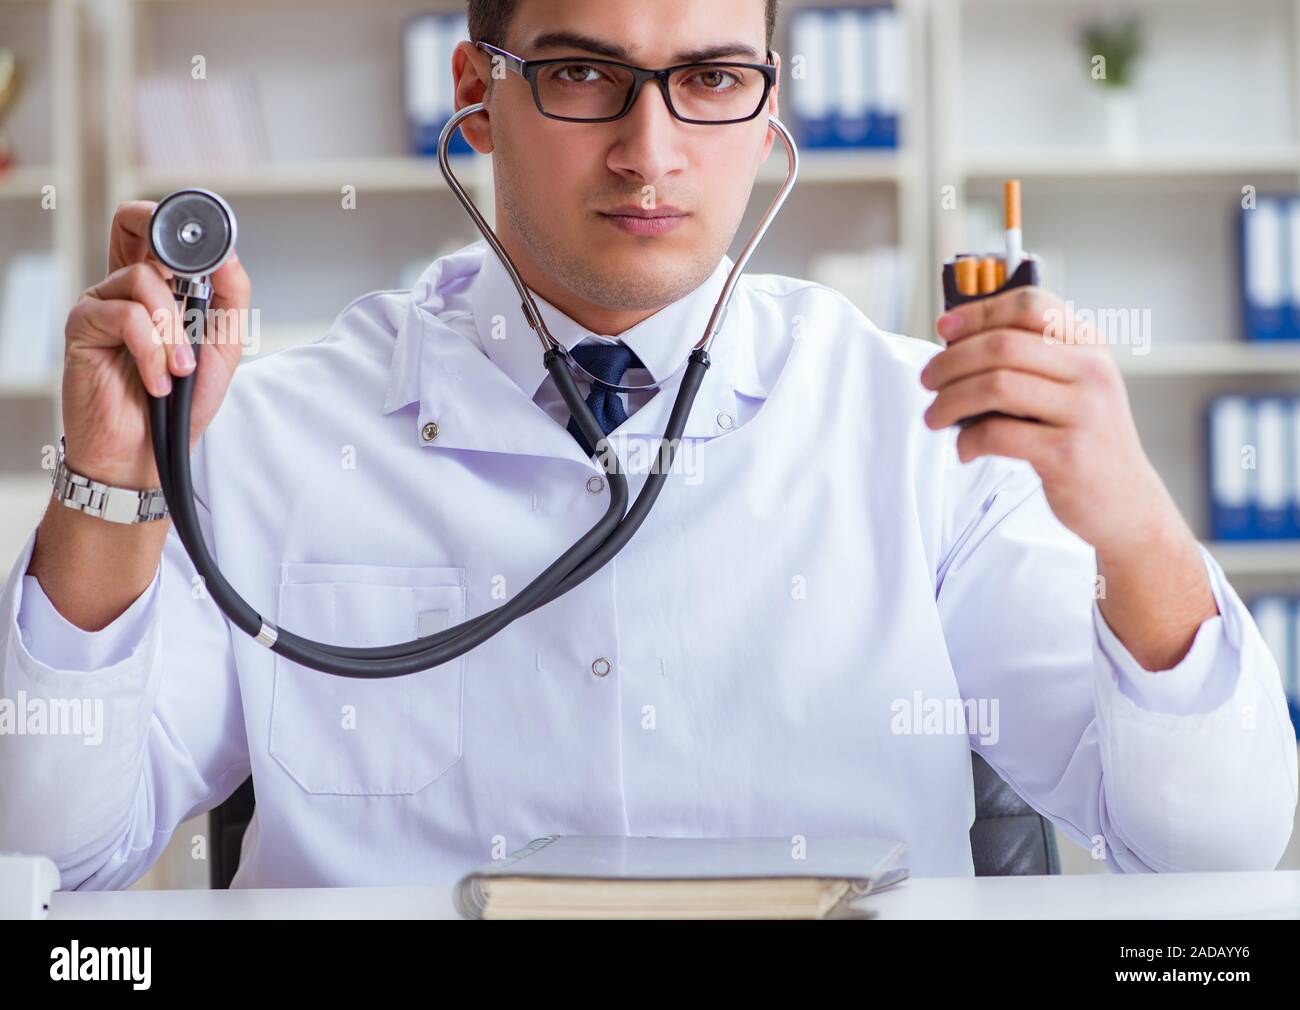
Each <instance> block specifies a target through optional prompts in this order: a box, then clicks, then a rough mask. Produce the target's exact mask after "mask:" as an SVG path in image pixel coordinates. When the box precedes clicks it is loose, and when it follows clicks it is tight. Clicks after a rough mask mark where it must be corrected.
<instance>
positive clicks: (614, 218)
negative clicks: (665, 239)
mask: <svg viewBox="0 0 1300 1010" xmlns="http://www.w3.org/2000/svg"><path fill="white" fill-rule="evenodd" d="M599 213H600V216H601V217H603V218H604V219H605V220H606V221H608V222H609V223H610V224H612V225H613V226H614V227H615V228H618V229H619V230H620V231H624V232H626V233H628V234H629V235H666V234H667V233H668V232H670V231H672V230H673V229H674V228H676V227H677V226H678V225H679V224H681V222H682V220H683V219H684V218H685V217H686V212H685V211H683V210H681V209H680V208H678V207H673V206H671V205H668V206H663V205H661V206H658V207H653V208H650V209H647V208H645V207H641V206H636V205H634V206H630V207H614V208H611V209H610V210H602V211H600V212H599Z"/></svg>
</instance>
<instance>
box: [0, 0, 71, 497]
mask: <svg viewBox="0 0 1300 1010" xmlns="http://www.w3.org/2000/svg"><path fill="white" fill-rule="evenodd" d="M79 13H80V8H79V5H78V3H77V0H0V46H4V47H6V48H11V49H13V50H14V51H15V52H16V53H17V55H18V58H19V60H20V61H21V63H22V71H23V75H24V82H23V86H22V87H23V91H22V96H21V97H20V100H19V105H18V106H16V107H15V108H14V110H13V113H12V121H11V122H10V123H8V124H7V128H8V130H9V132H10V136H11V139H12V141H13V145H14V150H15V163H14V165H13V166H11V167H10V169H9V170H8V171H6V172H3V173H0V268H3V267H4V266H6V265H7V264H8V262H9V261H10V258H11V257H14V256H17V255H19V254H21V253H25V252H33V251H38V250H50V251H52V252H53V253H54V254H55V255H56V257H57V259H58V262H59V264H60V267H61V269H62V271H63V274H62V288H61V301H62V302H63V303H65V306H70V305H71V304H72V302H73V301H74V300H75V298H76V295H77V294H78V293H79V292H80V291H81V289H82V287H83V270H82V251H83V244H82V243H83V239H84V234H85V225H84V220H83V218H82V164H81V139H82V138H81V122H82V121H81V107H80V94H79V89H80V79H81V73H80V67H81V59H80V53H79V50H78V44H77V33H78V27H79V25H80V17H79ZM50 186H52V187H54V195H55V206H54V209H52V210H46V209H42V201H43V200H44V199H45V198H46V195H47V189H46V187H50ZM62 307H64V306H56V314H57V313H58V310H59V308H62ZM65 310H66V309H65ZM23 339H27V335H25V334H17V333H4V332H0V341H14V340H23ZM58 396H59V376H58V374H57V371H52V372H51V373H50V374H49V375H48V376H47V377H45V378H43V379H36V380H28V379H24V380H22V381H15V380H14V379H13V377H12V376H6V375H0V429H4V430H5V431H6V432H7V437H6V440H5V446H4V447H0V448H4V449H5V451H4V452H3V455H2V456H0V472H13V471H18V472H22V473H26V474H28V475H30V473H31V472H32V471H33V470H38V468H39V464H40V454H39V453H38V452H33V451H31V446H32V445H33V444H34V443H35V444H39V443H42V442H46V441H48V440H49V439H51V438H52V437H53V436H54V434H55V433H56V432H57V430H58V428H59V427H60V423H61V422H60V411H59V406H58ZM11 436H12V437H11ZM38 472H39V471H38Z"/></svg>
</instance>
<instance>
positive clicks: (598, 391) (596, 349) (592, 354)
mask: <svg viewBox="0 0 1300 1010" xmlns="http://www.w3.org/2000/svg"><path fill="white" fill-rule="evenodd" d="M569 353H570V354H572V355H573V357H574V360H575V361H577V362H578V364H580V365H581V366H582V367H583V368H585V369H586V370H587V371H588V372H590V373H591V374H592V375H594V376H595V377H596V378H598V379H600V380H601V381H602V382H612V383H614V384H615V385H618V383H619V381H620V380H621V379H622V378H623V373H624V372H626V371H627V370H628V369H629V368H644V367H645V366H644V365H643V364H642V363H641V359H640V358H638V357H637V356H636V355H635V354H633V353H632V348H630V347H628V346H627V344H622V343H619V344H601V343H586V344H578V345H577V346H576V347H574V348H573V349H572V350H571V351H570V352H569ZM587 406H588V407H590V408H591V412H592V413H593V414H594V415H595V416H596V422H597V423H598V424H599V425H600V430H601V431H603V432H604V433H605V434H606V435H608V434H609V433H610V432H611V431H613V430H614V429H615V428H617V427H618V426H619V425H620V424H622V423H623V422H624V421H626V420H627V410H626V409H625V408H624V406H623V401H622V400H621V399H620V398H619V395H618V393H617V392H616V391H615V390H612V389H606V388H605V387H604V386H598V385H596V384H595V383H593V384H592V387H591V392H590V393H588V394H587ZM568 429H569V434H571V435H572V436H573V437H574V438H575V439H577V441H578V444H579V445H580V446H582V450H583V452H585V453H586V454H587V455H588V456H592V455H595V452H596V450H595V448H594V447H593V446H591V445H588V444H587V440H586V439H585V438H584V437H583V435H582V431H581V429H580V428H579V427H578V421H577V419H576V418H574V417H570V418H569V425H568Z"/></svg>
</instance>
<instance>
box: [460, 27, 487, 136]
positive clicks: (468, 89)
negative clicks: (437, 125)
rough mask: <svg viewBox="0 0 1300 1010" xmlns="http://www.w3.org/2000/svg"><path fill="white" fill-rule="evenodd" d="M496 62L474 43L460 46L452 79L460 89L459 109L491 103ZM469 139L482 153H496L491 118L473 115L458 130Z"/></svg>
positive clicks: (485, 113)
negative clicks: (489, 87)
mask: <svg viewBox="0 0 1300 1010" xmlns="http://www.w3.org/2000/svg"><path fill="white" fill-rule="evenodd" d="M491 74H492V62H491V60H489V59H488V55H487V53H485V52H483V51H482V50H481V49H476V48H474V43H472V42H460V43H457V45H456V48H455V49H454V50H453V51H452V54H451V76H452V80H453V81H454V82H455V87H456V110H457V111H460V110H461V109H463V108H465V106H467V105H474V104H475V103H477V102H483V101H486V100H487V89H488V82H489V80H490V77H491ZM458 129H459V130H460V132H461V133H462V134H463V135H464V137H465V140H466V141H468V142H469V146H470V147H472V148H473V149H474V150H475V151H477V152H478V153H479V154H491V153H492V127H491V123H490V122H489V115H488V113H487V112H486V111H485V112H484V113H483V114H482V115H478V116H470V117H469V119H466V120H465V121H464V122H462V123H461V124H460V126H459V127H458Z"/></svg>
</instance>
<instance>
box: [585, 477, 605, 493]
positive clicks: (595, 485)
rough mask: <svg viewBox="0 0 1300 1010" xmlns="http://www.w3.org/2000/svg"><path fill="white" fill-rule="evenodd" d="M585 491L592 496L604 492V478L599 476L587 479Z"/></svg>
mask: <svg viewBox="0 0 1300 1010" xmlns="http://www.w3.org/2000/svg"><path fill="white" fill-rule="evenodd" d="M587 490H588V491H590V492H591V493H592V494H600V493H601V492H602V491H604V490H605V478H604V477H599V476H597V477H588V478H587Z"/></svg>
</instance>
